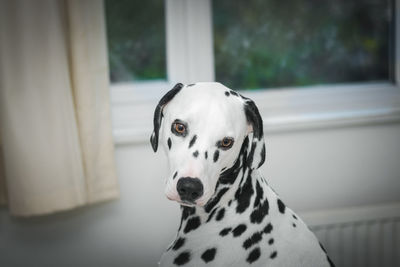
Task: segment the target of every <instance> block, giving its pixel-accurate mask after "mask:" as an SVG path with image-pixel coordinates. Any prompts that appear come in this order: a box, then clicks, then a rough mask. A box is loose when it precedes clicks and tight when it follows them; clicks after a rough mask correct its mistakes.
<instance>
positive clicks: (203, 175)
mask: <svg viewBox="0 0 400 267" xmlns="http://www.w3.org/2000/svg"><path fill="white" fill-rule="evenodd" d="M246 137H249V140H250V143H249V144H250V149H249V152H248V153H247V154H246V157H247V160H246V162H247V164H248V166H246V167H248V168H251V169H256V168H259V167H260V166H261V165H262V164H263V163H264V159H265V145H264V139H263V124H262V119H261V117H260V114H259V112H258V109H257V107H256V105H255V104H254V102H253V101H251V100H250V99H248V98H245V97H242V96H241V95H239V94H238V93H236V92H234V91H232V90H230V89H229V88H227V87H225V86H223V85H222V84H220V83H196V84H191V85H187V86H184V85H182V84H180V83H179V84H177V85H175V87H174V88H173V89H172V90H170V91H169V92H168V93H167V94H166V95H164V96H163V97H162V99H161V100H160V102H159V104H158V105H157V107H156V109H155V112H154V131H153V133H152V135H151V138H150V142H151V145H152V147H153V150H154V151H155V152H156V151H157V148H158V145H159V143H160V144H161V145H162V147H163V149H164V150H165V152H166V154H167V158H168V161H169V167H170V172H169V175H168V176H167V180H166V189H165V194H166V196H167V197H168V198H169V199H170V200H175V201H178V202H179V203H181V204H183V205H189V206H191V205H198V206H204V205H205V204H206V203H207V202H208V201H209V200H210V199H211V198H212V197H213V196H214V193H215V187H216V184H217V182H218V179H219V177H220V175H221V173H222V172H223V171H224V170H227V169H229V168H231V167H232V166H233V165H234V164H235V161H236V160H237V159H238V156H239V152H240V150H241V147H242V144H243V142H244V140H245V139H246Z"/></svg>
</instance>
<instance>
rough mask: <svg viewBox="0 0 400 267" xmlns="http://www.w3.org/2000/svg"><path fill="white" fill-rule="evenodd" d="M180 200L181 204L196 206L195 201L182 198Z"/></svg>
mask: <svg viewBox="0 0 400 267" xmlns="http://www.w3.org/2000/svg"><path fill="white" fill-rule="evenodd" d="M178 202H179V204H181V205H183V206H186V207H194V206H196V203H194V202H193V201H187V200H181V201H178Z"/></svg>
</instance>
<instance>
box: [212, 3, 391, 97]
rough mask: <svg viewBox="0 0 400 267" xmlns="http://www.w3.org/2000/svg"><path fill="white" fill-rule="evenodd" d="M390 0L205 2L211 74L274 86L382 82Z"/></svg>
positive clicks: (246, 84) (238, 83) (233, 82)
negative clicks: (211, 35)
mask: <svg viewBox="0 0 400 267" xmlns="http://www.w3.org/2000/svg"><path fill="white" fill-rule="evenodd" d="M390 4H391V3H390V1H384V0H383V1H382V0H362V1H327V0H322V1H310V0H294V1H290V3H287V2H282V1H277V0H248V1H238V2H235V3H233V2H232V1H230V0H215V1H213V6H212V8H213V28H214V51H215V74H216V80H218V81H221V82H223V83H224V84H226V85H228V86H231V87H232V88H241V89H251V88H271V87H273V88H278V87H281V86H304V85H312V84H332V83H348V82H365V81H388V80H389V56H392V54H391V53H389V30H390V26H391V17H390Z"/></svg>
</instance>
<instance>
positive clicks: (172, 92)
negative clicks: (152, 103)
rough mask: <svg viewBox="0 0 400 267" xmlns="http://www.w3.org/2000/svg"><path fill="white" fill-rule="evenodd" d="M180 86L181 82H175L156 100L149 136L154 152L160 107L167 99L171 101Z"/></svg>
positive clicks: (181, 85) (156, 142)
mask: <svg viewBox="0 0 400 267" xmlns="http://www.w3.org/2000/svg"><path fill="white" fill-rule="evenodd" d="M182 87H183V84H181V83H177V84H176V85H175V86H174V88H172V89H171V90H169V91H168V92H167V93H166V94H165V95H164V96H163V97H162V98H161V100H160V101H159V102H158V105H157V106H156V109H155V110H154V119H153V125H154V130H153V133H152V134H151V137H150V143H151V146H152V148H153V150H154V152H156V151H157V148H158V135H159V131H160V126H161V121H162V118H163V114H162V109H163V107H164V106H165V105H166V104H167V103H168V102H169V101H171V100H172V99H173V98H174V97H175V95H176V94H177V93H179V91H180V90H181V89H182Z"/></svg>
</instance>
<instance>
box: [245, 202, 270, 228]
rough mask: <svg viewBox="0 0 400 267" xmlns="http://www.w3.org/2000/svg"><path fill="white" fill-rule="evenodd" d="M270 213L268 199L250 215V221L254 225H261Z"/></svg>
mask: <svg viewBox="0 0 400 267" xmlns="http://www.w3.org/2000/svg"><path fill="white" fill-rule="evenodd" d="M268 211H269V202H268V199H267V198H265V200H264V202H263V203H262V204H260V205H258V207H257V208H255V209H254V210H253V211H252V213H251V214H250V221H251V222H252V223H261V222H262V221H263V219H264V217H265V216H267V215H268Z"/></svg>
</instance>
